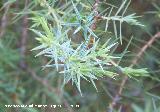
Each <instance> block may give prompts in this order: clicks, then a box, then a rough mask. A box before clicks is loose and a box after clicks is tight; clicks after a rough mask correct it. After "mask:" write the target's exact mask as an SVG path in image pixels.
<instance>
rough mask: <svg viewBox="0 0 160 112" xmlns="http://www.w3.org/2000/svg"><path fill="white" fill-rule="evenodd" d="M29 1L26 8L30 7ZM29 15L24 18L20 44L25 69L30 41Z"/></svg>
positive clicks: (22, 65) (26, 1) (21, 62)
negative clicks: (28, 40) (25, 59)
mask: <svg viewBox="0 0 160 112" xmlns="http://www.w3.org/2000/svg"><path fill="white" fill-rule="evenodd" d="M28 2H29V1H28V0H25V8H26V7H27V5H28ZM27 28H28V15H25V16H24V17H23V28H22V35H21V43H20V46H21V47H20V55H21V60H20V67H21V68H23V69H25V68H26V62H25V61H24V58H25V54H26V45H27V39H28V29H27Z"/></svg>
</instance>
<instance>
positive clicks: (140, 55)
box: [109, 32, 160, 112]
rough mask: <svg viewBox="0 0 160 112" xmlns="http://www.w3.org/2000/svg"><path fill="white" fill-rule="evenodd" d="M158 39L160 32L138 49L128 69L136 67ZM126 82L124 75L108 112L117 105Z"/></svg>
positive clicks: (126, 77) (126, 78)
mask: <svg viewBox="0 0 160 112" xmlns="http://www.w3.org/2000/svg"><path fill="white" fill-rule="evenodd" d="M158 38H160V32H158V33H156V34H155V35H154V36H153V37H151V39H150V40H149V41H148V42H147V43H146V44H145V45H144V46H143V47H142V48H141V49H140V51H139V52H138V53H137V55H136V56H135V57H134V59H133V61H132V63H131V65H130V67H133V66H134V65H136V64H137V63H138V61H139V60H140V58H141V57H142V55H143V54H144V52H145V51H146V50H147V49H148V48H149V47H150V46H151V45H152V44H153V43H154V42H155V40H156V39H158ZM127 80H128V76H127V75H125V77H124V78H123V80H122V82H121V84H120V87H119V90H118V92H117V94H116V95H115V97H114V98H113V100H112V102H111V103H110V105H109V112H112V111H113V108H114V107H115V106H116V105H117V103H118V101H119V99H120V96H121V95H122V91H123V88H124V86H125V84H126V82H127Z"/></svg>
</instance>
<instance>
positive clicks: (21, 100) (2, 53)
mask: <svg viewBox="0 0 160 112" xmlns="http://www.w3.org/2000/svg"><path fill="white" fill-rule="evenodd" d="M31 1H32V0H1V1H0V112H70V111H71V112H74V111H75V112H106V111H107V109H108V106H109V103H110V102H111V101H112V98H113V97H114V96H115V94H116V92H117V91H118V87H119V85H120V83H121V80H122V79H121V78H120V79H117V80H113V79H110V78H107V77H106V78H103V79H100V80H98V81H96V85H97V88H98V92H97V91H96V90H95V88H93V87H92V85H91V84H89V83H88V82H86V81H82V86H81V88H82V92H83V97H82V96H81V95H80V94H79V92H78V91H77V89H76V87H74V86H72V85H71V83H68V84H67V85H66V86H65V88H64V89H63V90H61V85H62V83H63V76H62V75H61V74H58V72H56V70H55V69H53V68H52V69H50V68H47V69H45V70H42V67H41V66H43V65H45V64H46V63H47V62H48V60H47V59H46V58H44V57H38V58H35V57H34V56H35V55H36V52H31V51H30V50H31V49H32V48H34V47H35V46H37V45H38V43H37V41H36V40H35V35H34V34H33V33H32V32H31V31H29V30H28V28H29V27H30V26H31V24H32V23H31V22H30V20H29V19H28V18H30V16H31V15H30V14H25V13H24V12H25V10H28V11H30V10H32V9H33V10H34V9H39V7H38V6H36V7H32V4H30V2H31ZM62 1H63V0H62ZM89 1H90V2H91V3H92V2H93V1H92V0H89ZM26 2H28V3H26ZM103 2H106V3H110V4H114V5H116V6H119V4H120V3H121V0H106V1H103ZM24 7H26V8H25V9H24ZM100 8H101V9H105V8H107V6H106V5H102V6H101V7H100ZM26 12H27V11H26ZM127 13H137V15H140V16H142V17H141V18H140V19H139V21H140V22H141V23H142V24H144V25H145V27H144V28H139V27H135V26H128V25H123V28H122V34H123V37H124V38H123V45H120V46H119V47H118V48H117V49H116V51H115V52H116V53H122V52H123V50H124V49H125V48H126V46H127V44H128V42H129V41H130V38H131V36H134V38H133V40H132V41H131V44H130V45H129V48H128V51H130V53H128V54H127V55H125V56H124V58H123V59H122V61H121V65H127V66H129V65H130V64H131V61H132V59H133V58H134V57H135V56H136V54H137V53H138V52H139V51H140V49H141V48H142V47H143V46H144V45H146V43H147V42H148V41H149V40H150V39H151V38H152V37H153V36H154V35H155V34H157V33H158V32H160V0H132V2H131V4H130V6H129V9H128V11H127ZM136 66H137V67H138V68H141V67H142V68H148V71H149V72H150V75H151V77H152V78H138V80H135V79H132V78H131V79H129V80H128V82H127V84H126V85H125V88H124V91H123V94H122V96H121V99H120V102H119V105H121V106H120V107H119V106H118V107H115V112H160V38H159V39H158V38H157V39H156V41H155V42H154V43H153V44H152V45H151V46H150V47H149V48H148V49H147V50H146V51H145V52H144V54H143V55H142V57H141V58H140V60H139V61H138V64H137V65H136ZM122 78H123V77H122ZM8 104H27V105H29V104H48V105H51V104H52V105H57V106H58V105H62V108H59V107H57V108H56V109H53V108H49V107H47V108H37V107H34V108H5V106H4V105H8ZM70 105H73V106H74V107H71V106H70ZM76 105H79V106H80V107H78V108H77V107H75V106H76ZM116 110H117V111H116ZM118 110H119V111H118Z"/></svg>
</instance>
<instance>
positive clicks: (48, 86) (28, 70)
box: [26, 67, 74, 112]
mask: <svg viewBox="0 0 160 112" xmlns="http://www.w3.org/2000/svg"><path fill="white" fill-rule="evenodd" d="M26 71H27V72H28V73H29V74H30V75H31V76H32V78H33V79H35V80H36V81H38V82H39V83H41V84H42V85H43V86H44V87H46V88H48V90H49V91H51V92H53V93H57V96H58V95H59V91H57V89H54V88H53V87H52V86H51V85H50V84H49V83H48V80H46V79H43V78H41V77H39V76H38V75H37V74H36V73H35V72H34V71H33V70H32V69H31V68H29V67H27V70H26ZM62 100H63V101H62V102H63V103H64V105H65V106H66V107H67V109H68V111H69V112H74V110H73V109H72V108H71V106H70V104H69V103H68V101H67V100H66V99H65V98H63V99H62Z"/></svg>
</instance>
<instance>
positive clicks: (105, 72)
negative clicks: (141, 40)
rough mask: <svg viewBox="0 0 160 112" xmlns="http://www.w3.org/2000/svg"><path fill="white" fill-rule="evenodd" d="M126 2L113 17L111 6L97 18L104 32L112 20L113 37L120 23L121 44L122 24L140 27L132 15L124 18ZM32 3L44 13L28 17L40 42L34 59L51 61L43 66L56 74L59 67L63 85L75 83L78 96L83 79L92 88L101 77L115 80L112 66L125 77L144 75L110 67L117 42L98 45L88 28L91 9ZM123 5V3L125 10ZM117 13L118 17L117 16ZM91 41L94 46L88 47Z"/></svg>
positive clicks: (78, 4)
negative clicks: (55, 71) (117, 23)
mask: <svg viewBox="0 0 160 112" xmlns="http://www.w3.org/2000/svg"><path fill="white" fill-rule="evenodd" d="M129 3H130V2H129ZM129 3H127V0H125V1H124V2H123V3H122V5H121V6H120V8H119V9H118V10H117V12H116V14H115V15H114V16H111V13H112V10H113V8H114V7H113V6H110V7H109V9H110V11H109V12H108V15H107V16H106V14H103V13H102V14H100V15H99V16H101V17H100V18H101V21H104V22H106V28H105V29H104V30H102V31H105V32H108V26H109V21H112V22H113V25H114V34H115V36H116V37H118V35H117V26H116V24H115V22H116V21H119V22H120V36H119V38H120V41H121V43H122V36H121V35H122V34H121V24H122V23H123V22H127V23H129V24H131V25H139V26H143V25H141V24H140V23H139V22H138V21H137V20H136V18H137V16H135V14H131V15H127V16H124V13H125V12H126V10H127V8H128V6H129ZM36 4H40V5H41V6H42V8H44V9H45V10H46V12H42V14H39V13H36V12H34V13H33V15H34V17H32V18H30V19H31V20H32V21H33V22H34V24H33V25H32V26H31V29H30V30H32V31H33V32H34V33H35V34H36V35H37V36H38V37H37V38H36V39H37V40H38V41H39V43H40V45H39V46H37V47H35V48H34V49H32V50H40V52H39V53H38V54H37V55H36V56H40V55H44V56H46V57H48V58H50V59H51V61H50V62H49V63H48V64H47V65H46V66H44V67H56V69H57V71H59V68H61V69H60V73H63V74H64V84H66V83H68V82H69V81H70V80H72V84H74V83H75V85H76V86H77V88H78V90H79V92H80V93H81V88H80V85H81V84H80V82H81V79H82V78H83V79H85V80H87V81H91V83H92V84H93V86H94V87H95V88H96V85H95V83H94V80H98V78H100V77H103V76H108V77H111V78H115V76H116V75H118V73H117V72H116V71H114V70H113V69H112V67H115V68H119V69H120V71H121V72H123V73H124V74H125V75H129V76H141V75H143V74H148V72H147V71H146V70H145V69H133V68H129V67H125V68H123V67H120V66H119V65H116V64H113V62H114V60H116V59H120V58H121V57H116V56H114V55H113V54H112V53H111V51H112V48H113V47H114V46H115V45H117V44H118V43H117V42H116V43H115V42H112V41H111V40H110V39H108V37H107V36H106V42H105V43H104V44H102V43H101V42H100V40H101V39H100V37H98V36H97V35H98V34H96V33H95V30H93V29H92V28H91V26H92V24H94V22H95V20H94V17H95V16H97V15H96V14H95V10H90V9H92V8H90V9H89V10H88V9H87V8H86V6H87V7H90V6H89V5H88V4H87V5H85V6H84V3H83V2H81V1H73V0H71V1H68V2H65V3H64V4H63V5H62V6H59V7H58V6H56V5H55V4H56V1H54V0H53V1H50V2H49V1H46V0H42V1H40V0H38V1H37V2H36ZM125 4H127V5H126V7H125ZM122 9H124V11H122ZM121 11H122V15H121V16H119V15H118V14H119V13H120V12H121ZM85 12H87V13H85ZM43 14H44V15H43ZM42 15H43V16H42ZM97 27H98V28H100V27H99V26H97ZM38 28H39V29H38ZM79 33H80V34H81V35H79ZM78 38H82V41H80V42H79V43H78V44H77V43H76V42H74V41H73V39H77V40H78ZM91 38H92V39H93V40H94V43H93V45H91V47H89V44H90V40H91ZM143 76H144V75H143Z"/></svg>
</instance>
